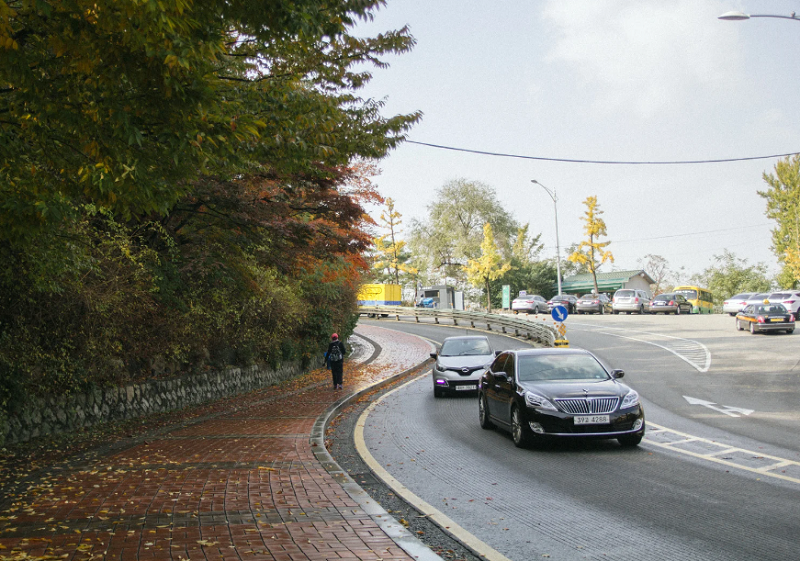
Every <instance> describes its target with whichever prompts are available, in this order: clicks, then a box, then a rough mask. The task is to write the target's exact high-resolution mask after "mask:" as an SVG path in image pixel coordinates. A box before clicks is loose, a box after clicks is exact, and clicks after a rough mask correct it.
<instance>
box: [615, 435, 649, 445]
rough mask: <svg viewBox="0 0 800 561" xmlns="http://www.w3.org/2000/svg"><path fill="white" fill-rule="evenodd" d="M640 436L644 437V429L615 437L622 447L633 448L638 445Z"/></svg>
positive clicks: (640, 439)
mask: <svg viewBox="0 0 800 561" xmlns="http://www.w3.org/2000/svg"><path fill="white" fill-rule="evenodd" d="M642 438H644V431H642V432H637V433H635V434H626V435H623V436H620V437H618V438H617V442H619V443H620V446H622V447H623V448H634V447H636V446H639V443H640V442H641V441H642Z"/></svg>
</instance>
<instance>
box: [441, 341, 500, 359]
mask: <svg viewBox="0 0 800 561" xmlns="http://www.w3.org/2000/svg"><path fill="white" fill-rule="evenodd" d="M491 353H492V349H491V348H490V347H489V342H488V341H486V340H485V339H453V340H450V341H445V342H444V344H443V345H442V352H441V356H469V355H488V354H491Z"/></svg>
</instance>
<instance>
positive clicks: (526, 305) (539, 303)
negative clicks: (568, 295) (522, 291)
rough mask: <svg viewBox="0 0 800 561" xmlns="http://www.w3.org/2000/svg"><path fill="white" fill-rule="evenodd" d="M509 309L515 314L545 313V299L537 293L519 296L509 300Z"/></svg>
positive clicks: (546, 311)
mask: <svg viewBox="0 0 800 561" xmlns="http://www.w3.org/2000/svg"><path fill="white" fill-rule="evenodd" d="M511 311H512V312H514V313H515V314H518V313H520V312H525V313H526V314H546V313H548V311H549V310H548V307H547V300H545V299H544V298H542V297H541V296H539V295H538V294H530V295H528V296H520V297H518V298H514V300H513V301H512V302H511Z"/></svg>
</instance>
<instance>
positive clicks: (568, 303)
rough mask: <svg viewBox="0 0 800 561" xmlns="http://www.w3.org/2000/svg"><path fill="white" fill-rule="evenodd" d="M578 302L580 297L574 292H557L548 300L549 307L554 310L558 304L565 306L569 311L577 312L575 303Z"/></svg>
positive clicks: (571, 312)
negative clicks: (574, 294) (573, 293)
mask: <svg viewBox="0 0 800 561" xmlns="http://www.w3.org/2000/svg"><path fill="white" fill-rule="evenodd" d="M577 302H578V297H577V296H573V295H572V294H556V295H555V296H553V297H552V298H550V300H548V301H547V308H548V309H549V310H551V311H552V310H553V308H555V307H556V306H564V307H565V308H566V309H567V313H570V314H574V313H575V304H576V303H577Z"/></svg>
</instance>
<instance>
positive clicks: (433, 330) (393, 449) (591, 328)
mask: <svg viewBox="0 0 800 561" xmlns="http://www.w3.org/2000/svg"><path fill="white" fill-rule="evenodd" d="M379 323H380V325H382V326H384V327H392V328H396V329H399V330H403V331H410V332H414V333H418V334H420V335H423V336H426V337H429V338H431V339H433V340H437V341H438V340H441V339H443V338H444V337H446V336H448V335H452V334H455V333H464V332H465V330H463V329H453V328H444V327H434V326H429V325H416V324H405V323H397V322H390V321H387V320H381V321H380V322H379ZM568 326H569V332H568V337H569V339H570V341H571V345H572V346H580V347H584V348H588V349H590V350H592V351H594V352H595V353H596V354H598V356H600V358H601V359H602V360H604V361H605V362H606V363H607V364H608V365H609V366H610V367H614V368H622V369H624V370H625V371H626V377H625V381H626V382H627V383H628V384H629V385H631V386H633V387H634V388H635V389H637V390H638V391H639V392H640V394H641V395H642V396H643V398H644V404H645V410H646V412H647V419H648V434H647V437H646V438H645V441H644V442H643V443H642V445H641V446H640V447H639V448H638V449H633V450H627V449H622V448H621V447H619V446H618V445H617V443H616V442H615V441H608V442H589V443H568V444H559V445H554V446H550V447H548V448H545V449H535V450H518V449H516V448H514V446H513V444H512V443H511V440H510V438H509V437H508V435H506V434H505V433H503V432H500V431H483V430H481V429H480V428H479V426H478V423H477V404H476V400H475V399H474V398H472V397H468V396H463V397H461V396H459V397H455V398H450V399H434V397H433V395H432V391H431V382H430V378H429V376H426V377H424V378H422V379H420V380H418V381H416V382H413V383H411V384H409V385H407V386H405V387H403V388H401V389H399V390H396V391H394V392H392V393H390V394H388V395H387V396H385V397H384V398H383V399H382V400H381V402H380V403H379V405H378V406H377V407H376V409H375V410H374V411H373V412H372V414H371V415H370V416H369V418H368V420H367V422H366V425H365V428H364V438H365V441H366V445H367V447H368V448H369V450H370V453H371V454H372V455H373V456H374V458H375V460H376V461H377V462H378V463H379V464H380V466H381V467H382V469H384V470H386V471H387V472H388V473H390V474H391V475H392V476H393V477H395V478H396V479H398V480H399V481H401V482H402V483H403V484H404V485H405V486H406V487H408V489H410V490H411V491H412V492H413V493H414V494H416V495H417V496H419V497H420V498H422V499H424V500H425V501H427V502H428V503H430V504H431V505H433V506H434V507H436V508H438V509H439V510H441V511H442V512H443V513H445V514H447V515H448V516H449V517H450V518H452V519H453V520H454V521H456V522H457V523H458V524H460V525H461V526H462V527H464V528H465V529H466V530H467V531H468V532H470V533H472V534H473V535H475V536H476V537H478V538H479V539H480V540H482V541H484V542H485V543H487V544H488V545H490V546H491V547H492V548H494V549H495V550H497V551H499V552H500V553H502V554H503V555H505V556H507V557H508V558H510V559H512V560H515V561H517V560H518V561H522V560H527V559H533V558H550V559H568V560H571V559H630V558H633V557H635V558H638V559H648V560H649V559H654V560H655V559H670V560H672V559H708V560H717V559H719V560H723V559H724V560H738V559H742V560H744V559H747V560H752V559H764V560H766V559H776V560H777V559H780V560H786V559H797V558H800V554H798V551H800V464H798V463H797V462H798V461H800V453H798V450H800V446H798V443H797V439H796V437H794V436H793V435H796V434H797V433H798V428H800V423H798V417H797V413H796V411H794V410H793V406H794V404H796V403H798V400H797V398H798V381H797V374H798V364H797V358H796V357H797V356H798V353H797V350H798V348H800V336H799V335H789V336H787V335H756V336H752V335H750V334H749V333H743V332H737V331H736V330H735V329H734V328H733V322H732V319H731V318H729V317H727V316H681V317H674V316H656V317H653V316H642V317H638V316H603V317H587V316H574V317H571V318H570V319H569V320H568ZM490 337H491V339H492V342H493V344H494V345H495V346H496V347H497V348H511V347H525V346H526V343H524V342H522V341H517V340H514V339H509V338H506V337H503V336H500V335H495V334H492V335H491V336H490ZM686 397H690V398H693V399H694V400H695V403H694V404H690V403H689V401H687V399H686ZM698 400H700V402H701V403H700V404H698V403H696V402H697V401H698Z"/></svg>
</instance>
